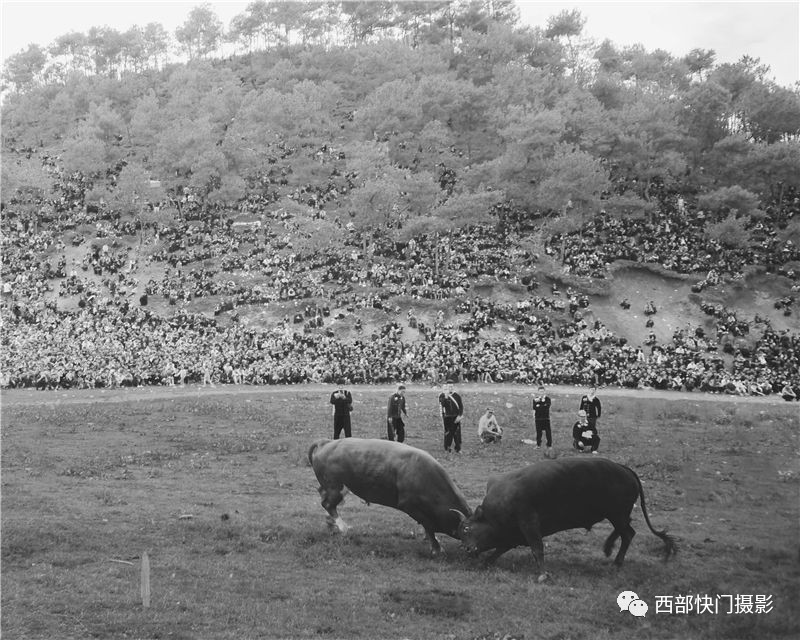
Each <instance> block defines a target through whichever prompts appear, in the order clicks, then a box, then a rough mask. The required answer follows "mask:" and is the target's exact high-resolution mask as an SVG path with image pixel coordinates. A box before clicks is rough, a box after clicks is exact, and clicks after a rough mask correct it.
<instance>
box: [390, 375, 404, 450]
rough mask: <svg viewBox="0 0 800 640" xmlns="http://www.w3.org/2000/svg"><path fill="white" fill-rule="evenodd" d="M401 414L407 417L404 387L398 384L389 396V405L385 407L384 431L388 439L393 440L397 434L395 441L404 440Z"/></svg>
mask: <svg viewBox="0 0 800 640" xmlns="http://www.w3.org/2000/svg"><path fill="white" fill-rule="evenodd" d="M403 416H406V417H408V412H407V411H406V388H405V385H402V384H401V385H399V386H398V387H397V391H395V392H394V393H393V394H392V395H391V396H390V397H389V406H388V407H387V409H386V431H387V436H388V438H389V440H394V439H395V436H397V442H404V441H405V439H406V424H405V422H403Z"/></svg>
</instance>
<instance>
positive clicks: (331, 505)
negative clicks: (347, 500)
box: [319, 485, 350, 533]
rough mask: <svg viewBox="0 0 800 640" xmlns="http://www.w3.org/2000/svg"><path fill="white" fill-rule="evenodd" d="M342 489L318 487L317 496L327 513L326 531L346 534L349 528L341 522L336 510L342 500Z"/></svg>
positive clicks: (340, 487) (341, 487)
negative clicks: (320, 498)
mask: <svg viewBox="0 0 800 640" xmlns="http://www.w3.org/2000/svg"><path fill="white" fill-rule="evenodd" d="M343 489H344V487H343V486H339V487H332V486H328V487H323V486H322V485H320V488H319V495H320V496H321V497H322V508H323V509H325V511H327V512H328V518H327V522H328V529H330V530H331V531H339V532H340V533H347V530H348V529H349V528H350V527H349V526H348V525H347V524H346V523H345V521H344V520H342V517H341V516H340V515H339V512H338V511H337V510H336V507H337V506H338V505H339V504H340V503H341V502H342V500H344V491H343Z"/></svg>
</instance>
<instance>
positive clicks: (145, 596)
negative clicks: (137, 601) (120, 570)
mask: <svg viewBox="0 0 800 640" xmlns="http://www.w3.org/2000/svg"><path fill="white" fill-rule="evenodd" d="M142 607H144V608H145V609H149V608H150V556H148V555H147V551H145V552H144V553H143V554H142Z"/></svg>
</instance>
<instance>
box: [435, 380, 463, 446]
mask: <svg viewBox="0 0 800 640" xmlns="http://www.w3.org/2000/svg"><path fill="white" fill-rule="evenodd" d="M439 408H440V409H441V411H442V424H443V425H444V450H445V451H447V452H448V453H450V448H451V447H452V446H453V445H455V448H456V453H461V419H462V418H463V417H464V402H463V401H462V400H461V396H460V395H458V394H457V393H456V392H455V391H453V381H452V380H450V379H449V378H448V379H447V380H446V381H445V383H444V391H443V392H442V393H440V394H439Z"/></svg>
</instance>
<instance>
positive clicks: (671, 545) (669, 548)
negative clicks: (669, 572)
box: [628, 469, 678, 561]
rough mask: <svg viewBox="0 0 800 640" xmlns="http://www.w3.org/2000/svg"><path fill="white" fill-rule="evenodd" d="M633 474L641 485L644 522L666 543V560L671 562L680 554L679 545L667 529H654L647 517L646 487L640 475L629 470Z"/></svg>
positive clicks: (640, 493) (640, 492) (640, 498)
mask: <svg viewBox="0 0 800 640" xmlns="http://www.w3.org/2000/svg"><path fill="white" fill-rule="evenodd" d="M628 471H630V472H631V473H632V474H633V477H634V478H636V484H638V485H639V503H640V504H641V506H642V513H643V514H644V521H645V522H646V523H647V526H648V527H649V528H650V531H652V532H653V533H654V534H655V535H657V536H658V537H659V538H661V539H662V540H663V541H664V560H665V561H666V560H669V558H670V556H673V555H675V554H676V553H677V552H678V544H677V542H675V538H673V537H672V536H671V535H668V534H667V530H666V529H662V530H661V531H658V530H656V529H654V528H653V525H652V523H651V522H650V516H649V515H647V505H645V502H644V487H642V481H641V480H640V479H639V476H638V474H637V473H636V472H635V471H634V470H633V469H628Z"/></svg>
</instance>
